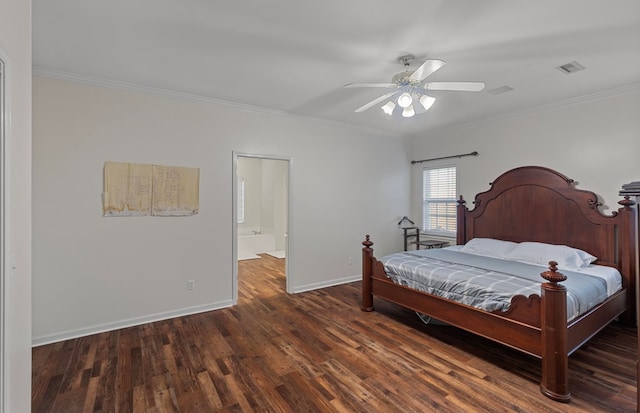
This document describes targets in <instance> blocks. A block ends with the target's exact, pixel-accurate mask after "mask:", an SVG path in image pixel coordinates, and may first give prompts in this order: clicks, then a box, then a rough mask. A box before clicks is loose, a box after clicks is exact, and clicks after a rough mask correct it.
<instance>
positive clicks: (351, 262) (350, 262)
mask: <svg viewBox="0 0 640 413" xmlns="http://www.w3.org/2000/svg"><path fill="white" fill-rule="evenodd" d="M349 265H353V257H349Z"/></svg>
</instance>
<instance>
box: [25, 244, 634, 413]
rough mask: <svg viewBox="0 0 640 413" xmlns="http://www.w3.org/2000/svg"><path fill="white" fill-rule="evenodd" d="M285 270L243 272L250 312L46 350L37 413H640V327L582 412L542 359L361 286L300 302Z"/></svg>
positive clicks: (602, 361) (581, 382)
mask: <svg viewBox="0 0 640 413" xmlns="http://www.w3.org/2000/svg"><path fill="white" fill-rule="evenodd" d="M283 263H284V260H279V259H276V258H273V257H270V256H268V255H264V256H263V258H262V259H256V260H248V261H241V262H240V271H239V272H240V275H239V281H240V287H239V291H240V292H239V300H238V305H237V306H235V307H232V308H227V309H222V310H217V311H211V312H207V313H202V314H196V315H192V316H187V317H180V318H175V319H171V320H166V321H160V322H155V323H149V324H145V325H141V326H137V327H131V328H126V329H122V330H117V331H112V332H108V333H102V334H96V335H93V336H88V337H83V338H78V339H74V340H68V341H64V342H60V343H55V344H50V345H46V346H41V347H36V348H34V349H33V388H32V402H33V405H32V407H33V410H32V411H33V412H64V413H72V412H158V413H160V412H183V413H184V412H188V413H191V412H218V411H224V412H254V411H261V412H296V413H297V412H367V413H370V412H428V411H438V412H440V411H443V412H446V411H450V412H633V411H636V402H635V400H636V369H635V360H636V350H635V349H636V348H637V347H636V344H637V341H636V330H635V329H631V328H626V327H622V326H620V325H617V324H613V325H611V326H609V327H607V328H606V329H605V330H604V331H603V332H601V333H600V334H599V335H598V336H596V337H595V338H594V339H592V340H591V341H590V342H589V343H587V344H586V345H585V346H583V347H582V348H581V349H580V350H579V351H577V352H576V353H575V354H574V355H572V356H571V358H570V361H569V365H570V373H571V379H570V385H571V390H572V394H573V400H572V401H571V403H569V404H561V403H556V402H553V401H551V400H549V399H547V398H546V397H544V396H542V395H541V394H540V391H539V389H538V382H539V379H540V363H539V361H538V360H536V359H535V358H533V357H528V356H525V355H522V354H521V353H519V352H516V351H513V350H510V349H508V348H504V347H502V346H499V345H495V344H492V343H491V342H489V341H487V340H484V339H481V338H478V337H475V336H473V335H470V334H467V333H465V332H463V331H460V330H458V329H456V328H453V327H448V326H437V325H425V324H423V323H422V322H421V321H419V320H418V318H417V316H416V315H415V314H414V313H412V312H410V311H408V310H404V309H402V308H400V307H398V306H395V305H393V304H391V303H387V302H384V301H382V300H376V301H375V305H376V311H375V312H372V313H365V312H362V311H360V309H359V300H360V294H361V293H360V283H351V284H347V285H341V286H335V287H330V288H324V289H321V290H316V291H310V292H305V293H300V294H295V295H288V294H286V293H285V291H284V285H285V279H284V275H283V267H284V266H283Z"/></svg>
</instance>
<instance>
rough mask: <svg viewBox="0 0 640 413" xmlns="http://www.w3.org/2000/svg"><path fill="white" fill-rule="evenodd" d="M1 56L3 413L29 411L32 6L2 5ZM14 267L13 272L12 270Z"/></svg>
mask: <svg viewBox="0 0 640 413" xmlns="http://www.w3.org/2000/svg"><path fill="white" fill-rule="evenodd" d="M0 55H1V56H2V58H3V59H6V60H7V62H6V63H7V67H6V69H7V79H6V80H7V81H6V88H7V96H6V97H7V100H6V104H7V113H6V114H5V115H6V120H7V125H6V142H5V144H6V146H5V160H6V169H5V172H6V177H7V179H6V186H7V188H6V204H5V207H6V221H5V224H6V226H5V228H4V230H5V235H6V238H5V242H6V244H5V251H4V252H5V256H6V258H7V262H6V263H5V264H6V265H5V268H4V269H3V270H4V273H5V291H4V299H5V301H4V311H5V314H4V317H5V319H4V321H5V334H4V337H3V338H4V342H3V343H2V350H3V352H4V361H5V363H6V364H5V366H4V367H5V371H4V373H5V374H4V377H2V380H0V381H2V386H3V388H4V398H5V400H4V403H3V405H2V406H0V410H1V411H5V412H28V411H30V410H31V347H30V344H31V1H24V0H6V1H4V0H3V1H2V3H1V4H0ZM13 267H15V268H13Z"/></svg>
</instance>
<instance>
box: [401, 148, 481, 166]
mask: <svg viewBox="0 0 640 413" xmlns="http://www.w3.org/2000/svg"><path fill="white" fill-rule="evenodd" d="M463 156H478V152H477V151H473V152H469V153H462V154H460V155H451V156H442V157H440V158H431V159H422V160H420V161H411V165H414V164H417V163H422V162H429V161H439V160H441V159H451V158H462V157H463Z"/></svg>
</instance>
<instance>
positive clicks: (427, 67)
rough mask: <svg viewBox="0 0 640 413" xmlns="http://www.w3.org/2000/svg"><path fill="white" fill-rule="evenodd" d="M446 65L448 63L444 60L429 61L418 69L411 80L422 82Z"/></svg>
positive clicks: (410, 77)
mask: <svg viewBox="0 0 640 413" xmlns="http://www.w3.org/2000/svg"><path fill="white" fill-rule="evenodd" d="M445 63H447V62H445V61H444V60H439V59H429V60H427V61H426V62H424V63H423V64H422V65H421V66H420V67H419V68H417V69H416V70H415V72H413V73H412V74H411V76H409V79H411V80H414V81H416V82H420V81H422V80H424V79H426V78H427V76H429V75H430V74H432V73H434V72H435V71H436V70H438V69H440V68H441V67H442V66H444V65H445Z"/></svg>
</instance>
